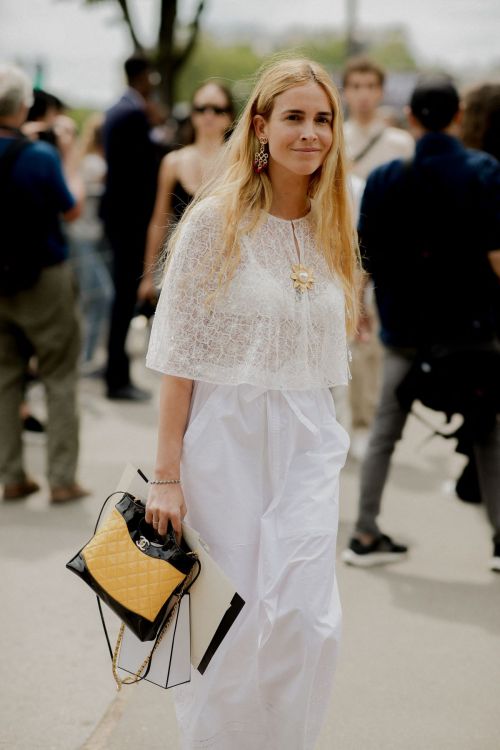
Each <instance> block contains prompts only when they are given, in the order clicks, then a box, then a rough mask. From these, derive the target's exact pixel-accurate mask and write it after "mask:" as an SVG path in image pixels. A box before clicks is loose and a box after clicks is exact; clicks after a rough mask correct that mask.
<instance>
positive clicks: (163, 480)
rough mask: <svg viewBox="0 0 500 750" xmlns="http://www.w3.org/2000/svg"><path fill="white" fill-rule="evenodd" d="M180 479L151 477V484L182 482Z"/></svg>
mask: <svg viewBox="0 0 500 750" xmlns="http://www.w3.org/2000/svg"><path fill="white" fill-rule="evenodd" d="M180 483H181V480H180V479H150V480H149V484H180Z"/></svg>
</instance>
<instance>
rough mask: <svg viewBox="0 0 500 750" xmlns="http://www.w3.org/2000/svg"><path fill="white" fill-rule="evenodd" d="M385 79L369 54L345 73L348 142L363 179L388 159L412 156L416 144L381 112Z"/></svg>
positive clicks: (355, 170)
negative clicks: (388, 122)
mask: <svg viewBox="0 0 500 750" xmlns="http://www.w3.org/2000/svg"><path fill="white" fill-rule="evenodd" d="M384 82H385V72H384V70H383V68H381V67H380V66H379V65H378V64H377V63H375V62H373V61H372V60H369V59H368V58H360V57H359V58H353V59H352V60H351V61H350V62H349V63H348V64H347V66H346V68H345V70H344V74H343V93H344V100H345V103H346V105H347V110H348V114H349V119H348V120H347V122H346V124H345V129H344V135H345V140H346V146H347V151H348V154H349V156H350V159H351V168H352V171H353V173H354V174H356V175H358V177H362V178H363V179H364V180H366V178H367V177H368V175H369V174H370V172H371V171H372V170H373V169H375V168H376V167H379V166H380V165H381V164H384V163H385V162H387V161H392V160H393V159H410V158H411V157H412V156H413V152H414V148H415V143H414V140H413V138H412V136H411V135H410V134H409V133H407V132H406V131H404V130H400V129H399V128H393V127H390V126H388V125H387V124H386V123H385V122H384V120H383V119H382V118H381V117H380V115H379V106H380V104H381V102H382V98H383V96H384Z"/></svg>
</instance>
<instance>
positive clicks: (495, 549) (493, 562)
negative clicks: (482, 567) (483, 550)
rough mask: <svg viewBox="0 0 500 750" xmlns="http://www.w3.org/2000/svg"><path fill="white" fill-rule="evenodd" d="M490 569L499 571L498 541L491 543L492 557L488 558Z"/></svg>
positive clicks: (499, 545)
mask: <svg viewBox="0 0 500 750" xmlns="http://www.w3.org/2000/svg"><path fill="white" fill-rule="evenodd" d="M490 570H493V571H494V572H495V573H500V542H496V544H494V545H493V557H492V558H491V560H490Z"/></svg>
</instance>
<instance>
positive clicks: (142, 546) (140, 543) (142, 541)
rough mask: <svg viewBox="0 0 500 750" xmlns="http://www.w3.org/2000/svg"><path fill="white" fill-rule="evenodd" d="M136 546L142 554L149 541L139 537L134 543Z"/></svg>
mask: <svg viewBox="0 0 500 750" xmlns="http://www.w3.org/2000/svg"><path fill="white" fill-rule="evenodd" d="M136 545H137V547H139V549H140V550H142V551H143V552H144V550H146V549H147V548H148V547H149V545H150V541H149V539H146V537H145V536H141V537H140V538H139V539H138V540H137V541H136Z"/></svg>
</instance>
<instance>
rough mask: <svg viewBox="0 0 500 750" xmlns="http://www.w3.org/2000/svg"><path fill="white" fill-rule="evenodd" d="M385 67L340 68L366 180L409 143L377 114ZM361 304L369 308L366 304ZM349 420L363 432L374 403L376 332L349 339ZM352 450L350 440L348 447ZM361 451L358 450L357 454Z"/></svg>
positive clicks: (351, 137)
mask: <svg viewBox="0 0 500 750" xmlns="http://www.w3.org/2000/svg"><path fill="white" fill-rule="evenodd" d="M384 82H385V71H384V69H383V68H382V67H381V66H380V65H378V64H377V63H376V62H374V61H372V60H370V59H369V58H365V57H356V58H352V59H351V60H350V62H348V63H347V66H346V68H345V69H344V73H343V94H344V100H345V103H346V105H347V110H348V115H349V119H348V120H347V122H346V123H345V127H344V135H345V141H346V147H347V153H348V155H349V157H350V160H351V173H352V174H353V175H356V176H357V177H360V178H362V179H363V180H366V178H367V177H368V175H369V174H370V172H371V171H372V170H373V169H375V168H376V167H379V166H380V165H381V164H384V163H385V162H388V161H392V160H393V159H411V158H412V156H413V152H414V148H415V143H414V140H413V138H412V136H411V135H410V134H409V133H407V132H406V131H404V130H400V129H399V128H394V127H390V126H388V125H387V124H386V123H385V122H384V120H383V119H382V118H381V117H380V114H379V106H380V104H381V102H382V99H383V95H384ZM366 309H368V310H372V312H373V315H375V311H374V308H373V305H370V304H369V303H368V304H367V305H366ZM352 350H353V351H352V353H353V362H352V368H351V369H352V387H351V389H350V401H351V412H352V414H351V419H352V427H353V428H354V429H361V430H364V432H366V429H367V428H368V427H370V425H371V422H372V420H373V416H374V412H375V406H376V402H377V395H378V388H379V379H380V362H381V348H380V344H379V343H378V340H377V339H376V337H373V338H372V340H371V341H359V342H355V343H354V344H353V347H352ZM356 450H358V443H357V441H356V440H355V441H353V452H354V453H356ZM359 452H362V450H361V451H359V450H358V453H359Z"/></svg>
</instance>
